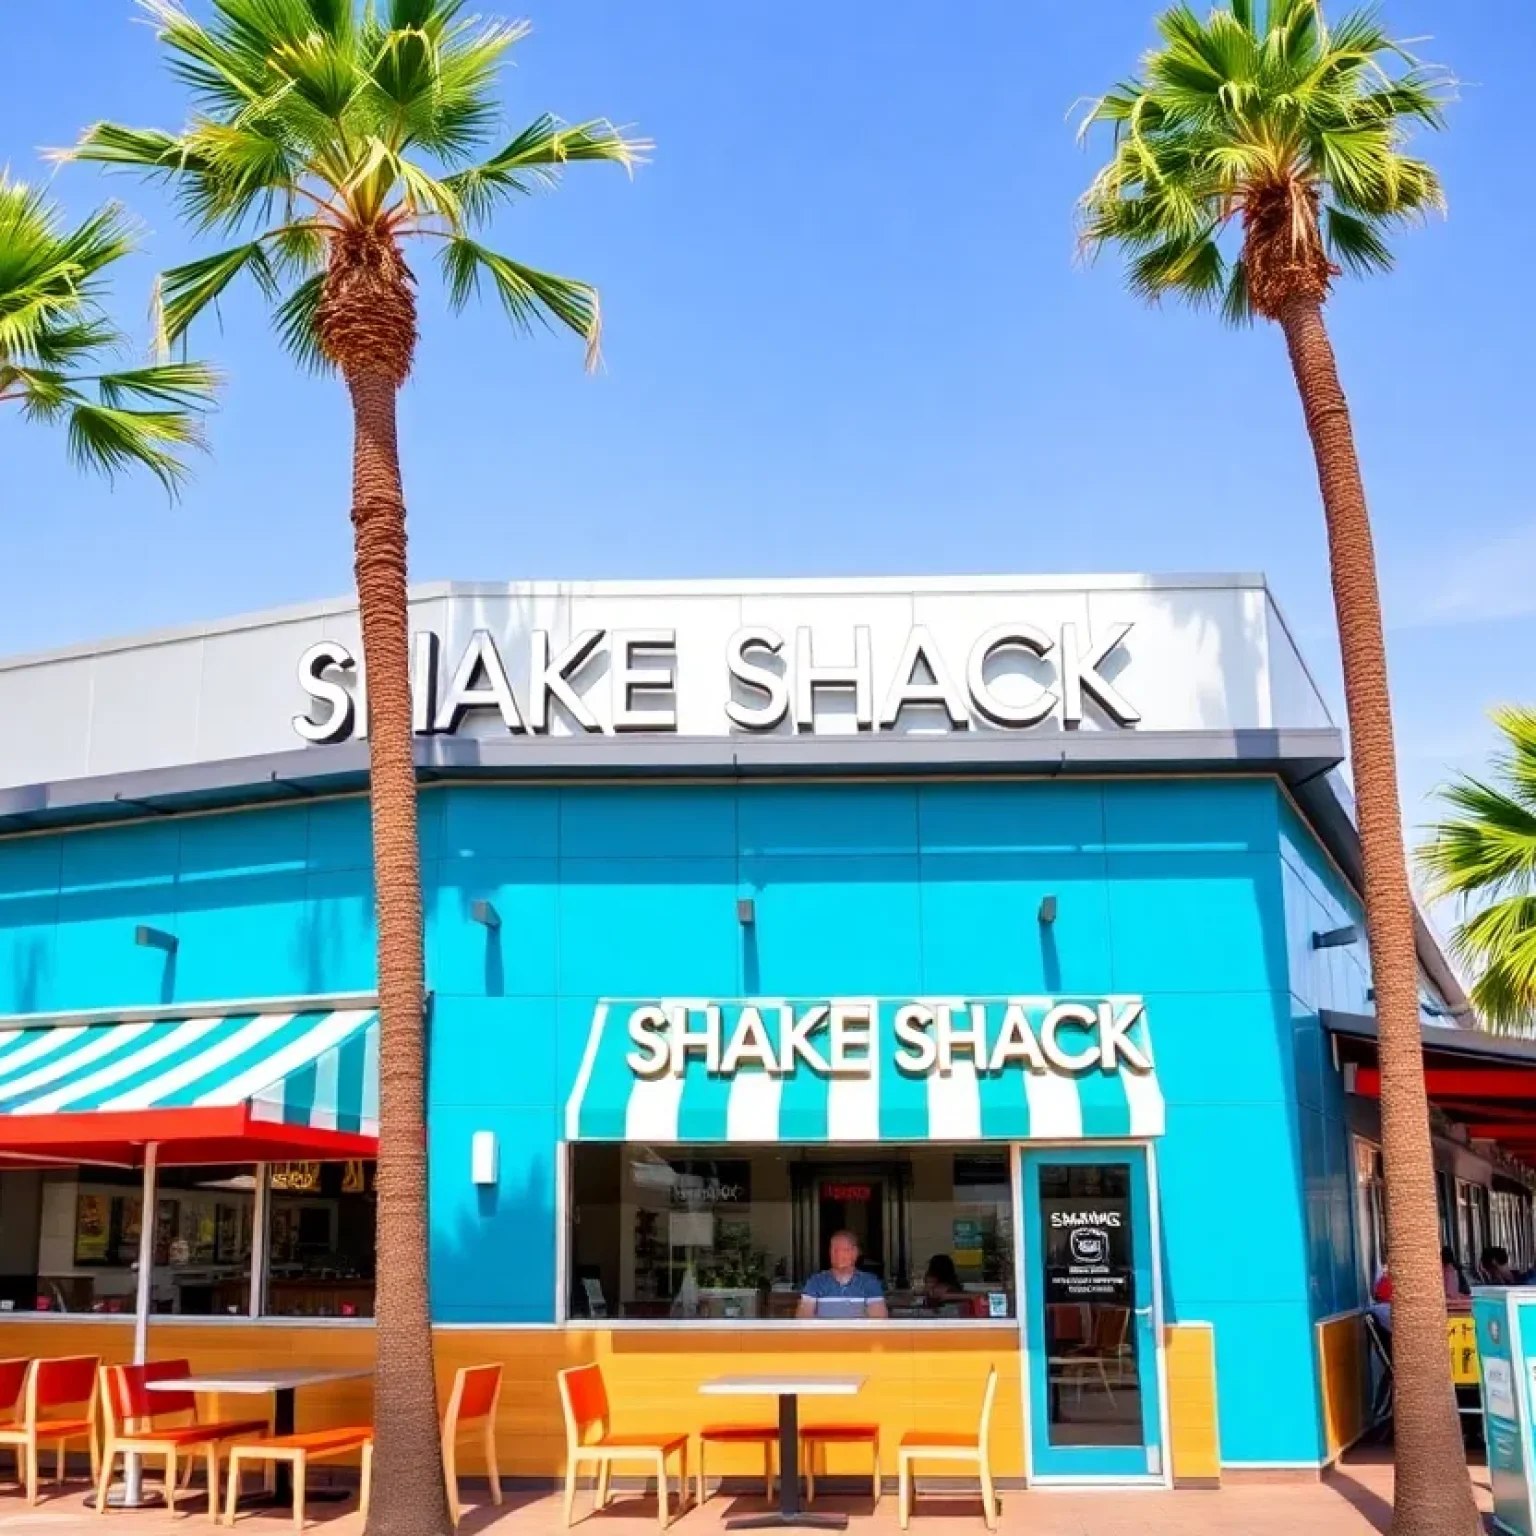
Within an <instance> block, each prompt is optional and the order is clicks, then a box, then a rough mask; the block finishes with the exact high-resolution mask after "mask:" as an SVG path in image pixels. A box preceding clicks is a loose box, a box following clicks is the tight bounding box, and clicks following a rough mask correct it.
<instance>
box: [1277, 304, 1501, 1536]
mask: <svg viewBox="0 0 1536 1536" xmlns="http://www.w3.org/2000/svg"><path fill="white" fill-rule="evenodd" d="M1280 325H1281V328H1282V329H1283V330H1284V332H1285V343H1286V347H1287V348H1288V350H1289V352H1290V356H1291V368H1292V371H1293V372H1294V373H1295V376H1296V387H1297V389H1298V390H1299V391H1300V392H1301V403H1302V407H1303V409H1304V410H1305V412H1306V418H1307V431H1308V434H1309V435H1310V436H1311V439H1312V451H1313V453H1314V455H1315V457H1316V459H1317V478H1318V482H1319V484H1320V486H1321V489H1322V494H1323V512H1324V515H1325V517H1326V520H1327V524H1328V557H1329V566H1330V570H1331V574H1332V578H1333V602H1334V609H1335V612H1336V614H1337V617H1338V625H1339V649H1340V652H1341V654H1342V658H1343V663H1344V699H1345V706H1346V710H1347V712H1348V716H1349V744H1350V761H1351V764H1352V766H1353V769H1354V780H1355V805H1356V813H1357V815H1358V818H1359V825H1360V859H1361V864H1362V865H1363V867H1364V874H1365V921H1366V933H1367V935H1368V937H1369V941H1370V948H1371V976H1372V981H1373V984H1374V986H1375V989H1376V1019H1377V1030H1378V1035H1379V1043H1378V1050H1379V1053H1380V1062H1381V1140H1382V1155H1383V1156H1382V1161H1383V1174H1384V1177H1385V1181H1386V1205H1387V1250H1388V1253H1389V1255H1390V1262H1391V1267H1392V1353H1393V1360H1394V1365H1395V1368H1396V1378H1397V1406H1396V1422H1395V1438H1396V1458H1395V1459H1396V1497H1395V1500H1394V1508H1393V1512H1392V1536H1471V1533H1473V1532H1480V1531H1481V1530H1482V1521H1481V1520H1480V1518H1479V1516H1478V1513H1477V1508H1476V1504H1475V1502H1474V1500H1473V1496H1472V1481H1471V1478H1470V1476H1469V1475H1468V1473H1467V1465H1466V1456H1465V1453H1464V1451H1463V1449H1462V1442H1461V1429H1460V1425H1459V1421H1458V1418H1457V1415H1456V1400H1455V1393H1454V1389H1453V1388H1452V1386H1451V1368H1450V1353H1449V1350H1448V1348H1447V1345H1446V1332H1445V1290H1444V1284H1443V1281H1442V1279H1441V1268H1440V1230H1439V1221H1438V1218H1437V1208H1436V1198H1435V1172H1434V1158H1433V1152H1432V1149H1431V1144H1430V1136H1429V1102H1428V1097H1427V1094H1426V1092H1425V1087H1424V1056H1423V1050H1422V1046H1421V1043H1420V1036H1419V967H1418V955H1417V951H1416V949H1415V945H1414V909H1413V898H1412V894H1411V892H1410V890H1409V886H1408V867H1407V861H1406V856H1405V854H1404V850H1403V826H1402V812H1401V808H1400V806H1399V804H1398V798H1397V759H1396V754H1395V750H1394V747H1393V741H1392V704H1391V700H1390V698H1389V696H1388V693H1387V652H1386V642H1385V640H1384V638H1383V635H1382V626H1381V596H1380V592H1379V590H1378V587H1377V582H1376V557H1375V552H1374V550H1373V548H1372V543H1371V521H1370V514H1369V512H1368V511H1367V508H1366V503H1365V486H1364V484H1363V483H1362V481H1361V478H1360V464H1359V460H1358V459H1357V458H1356V456H1355V440H1354V430H1353V428H1352V427H1351V425H1350V419H1349V406H1348V404H1347V403H1346V402H1345V399H1344V390H1343V388H1342V387H1341V385H1340V384H1339V373H1338V367H1337V365H1336V363H1335V361H1334V355H1333V347H1332V344H1331V343H1330V342H1329V340H1328V331H1327V328H1326V326H1325V325H1324V324H1323V312H1322V306H1321V305H1320V304H1319V303H1318V302H1317V301H1316V300H1315V299H1306V298H1295V299H1292V300H1291V301H1290V302H1289V303H1288V304H1287V305H1286V307H1285V309H1284V310H1283V311H1282V312H1281V315H1280Z"/></svg>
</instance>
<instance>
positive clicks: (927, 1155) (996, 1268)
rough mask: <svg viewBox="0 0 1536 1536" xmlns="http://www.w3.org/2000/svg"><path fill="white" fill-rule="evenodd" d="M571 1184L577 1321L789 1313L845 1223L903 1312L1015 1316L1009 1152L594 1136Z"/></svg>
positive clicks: (895, 1313) (580, 1152) (893, 1309)
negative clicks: (618, 1140) (864, 1151)
mask: <svg viewBox="0 0 1536 1536" xmlns="http://www.w3.org/2000/svg"><path fill="white" fill-rule="evenodd" d="M570 1188H571V1224H570V1234H571V1235H570V1275H571V1290H570V1296H569V1298H568V1308H569V1314H570V1316H572V1317H575V1318H628V1319H634V1318H652V1319H661V1318H668V1319H679V1320H687V1319H729V1318H743V1319H762V1318H770V1319H771V1318H785V1319H787V1318H793V1317H795V1315H796V1313H797V1310H798V1308H799V1303H800V1299H801V1296H802V1294H803V1291H804V1288H805V1286H806V1283H807V1282H808V1281H809V1280H810V1278H811V1276H812V1275H814V1274H817V1273H818V1272H819V1271H822V1270H825V1269H827V1268H828V1266H829V1251H830V1247H831V1241H832V1238H833V1236H834V1235H835V1234H837V1233H840V1232H846V1233H851V1234H852V1235H853V1237H854V1239H855V1240H856V1242H857V1244H858V1248H859V1260H858V1268H859V1269H860V1270H862V1271H864V1272H865V1274H867V1275H869V1276H872V1277H873V1278H874V1280H875V1281H877V1282H878V1289H879V1292H880V1293H881V1294H882V1296H883V1299H884V1301H885V1304H886V1307H887V1309H888V1310H889V1313H890V1315H891V1316H892V1317H911V1318H977V1317H981V1318H986V1317H992V1318H1006V1317H1012V1316H1014V1315H1015V1313H1014V1276H1013V1215H1012V1213H1013V1192H1012V1187H1011V1180H1010V1175H1009V1164H1008V1157H1007V1154H1006V1153H1004V1152H992V1151H986V1150H983V1149H979V1148H978V1149H975V1150H970V1149H955V1148H939V1147H934V1148H919V1149H914V1150H912V1151H902V1152H898V1153H891V1152H888V1151H886V1150H885V1149H881V1151H880V1152H879V1153H874V1152H872V1153H871V1154H870V1155H869V1156H865V1157H859V1156H853V1155H850V1154H849V1152H848V1151H847V1150H846V1149H836V1148H825V1149H823V1148H816V1149H787V1148H783V1147H772V1148H768V1147H657V1146H641V1145H637V1144H626V1145H623V1146H618V1145H614V1144H611V1143H591V1142H589V1143H581V1144H579V1145H577V1146H574V1147H573V1148H572V1149H571V1178H570ZM860 1289H861V1290H868V1289H869V1288H868V1286H867V1285H862V1284H861V1286H860Z"/></svg>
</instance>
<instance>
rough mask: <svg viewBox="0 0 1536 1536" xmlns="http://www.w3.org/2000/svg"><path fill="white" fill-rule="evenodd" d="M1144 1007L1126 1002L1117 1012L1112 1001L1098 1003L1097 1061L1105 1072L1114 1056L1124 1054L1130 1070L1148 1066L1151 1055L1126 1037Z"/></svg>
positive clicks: (1142, 1069)
mask: <svg viewBox="0 0 1536 1536" xmlns="http://www.w3.org/2000/svg"><path fill="white" fill-rule="evenodd" d="M1145 1011H1146V1008H1145V1005H1144V1004H1142V1003H1127V1004H1126V1005H1125V1007H1123V1008H1122V1009H1120V1011H1119V1012H1118V1013H1117V1012H1116V1011H1115V1005H1114V1004H1113V1003H1100V1004H1099V1065H1100V1066H1102V1067H1103V1068H1104V1070H1105V1071H1106V1072H1112V1071H1113V1070H1114V1068H1115V1062H1116V1058H1117V1057H1124V1058H1125V1064H1126V1066H1128V1067H1129V1068H1130V1069H1131V1071H1132V1072H1150V1071H1151V1070H1152V1058H1151V1057H1150V1056H1148V1055H1147V1053H1146V1052H1145V1051H1143V1050H1142V1048H1141V1047H1140V1046H1139V1045H1137V1044H1136V1042H1135V1041H1134V1040H1132V1039H1131V1037H1130V1031H1131V1030H1132V1029H1134V1028H1135V1027H1136V1022H1137V1020H1138V1019H1140V1018H1141V1016H1142V1014H1143V1013H1144V1012H1145Z"/></svg>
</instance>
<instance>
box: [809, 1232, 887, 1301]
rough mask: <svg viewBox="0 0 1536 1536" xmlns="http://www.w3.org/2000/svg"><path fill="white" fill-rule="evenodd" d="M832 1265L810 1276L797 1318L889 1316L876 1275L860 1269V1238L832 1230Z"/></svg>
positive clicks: (882, 1288)
mask: <svg viewBox="0 0 1536 1536" xmlns="http://www.w3.org/2000/svg"><path fill="white" fill-rule="evenodd" d="M828 1246H829V1248H830V1249H831V1259H832V1267H831V1268H830V1269H824V1270H822V1271H821V1273H820V1274H816V1275H812V1276H811V1278H810V1279H809V1280H807V1281H806V1282H805V1287H804V1289H803V1290H802V1291H801V1292H800V1305H799V1306H798V1307H797V1308H796V1309H795V1315H796V1316H797V1317H889V1316H890V1315H891V1314H890V1310H889V1309H888V1308H887V1307H886V1304H885V1289H884V1287H883V1286H882V1285H881V1284H880V1281H879V1278H878V1277H877V1276H875V1275H871V1274H869V1273H868V1272H867V1271H865V1270H862V1269H860V1268H859V1240H858V1238H856V1237H855V1236H854V1235H853V1233H852V1232H834V1233H833V1234H832V1241H831V1243H830V1244H829V1245H828Z"/></svg>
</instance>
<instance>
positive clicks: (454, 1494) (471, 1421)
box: [443, 1362, 501, 1525]
mask: <svg viewBox="0 0 1536 1536" xmlns="http://www.w3.org/2000/svg"><path fill="white" fill-rule="evenodd" d="M500 1399H501V1365H500V1363H499V1362H498V1363H497V1364H496V1365H466V1366H465V1367H464V1368H463V1369H462V1370H461V1371H459V1373H458V1374H457V1375H456V1376H455V1377H454V1378H453V1391H452V1392H451V1393H450V1394H449V1397H448V1411H447V1412H446V1413H445V1414H444V1415H443V1472H444V1474H445V1475H446V1477H447V1479H448V1512H449V1513H450V1514H451V1515H452V1516H453V1523H454V1524H455V1525H457V1524H458V1523H459V1516H460V1515H461V1514H462V1513H463V1506H462V1505H461V1504H460V1503H459V1469H458V1448H459V1436H460V1435H461V1434H463V1433H464V1431H465V1430H466V1429H475V1428H478V1429H479V1430H480V1433H481V1437H482V1438H481V1447H482V1449H483V1450H484V1452H485V1466H486V1470H487V1471H488V1472H489V1473H490V1478H491V1503H493V1504H500V1503H501V1469H500V1468H499V1467H498V1466H497V1465H496V1405H497V1403H498V1402H499V1401H500Z"/></svg>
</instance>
